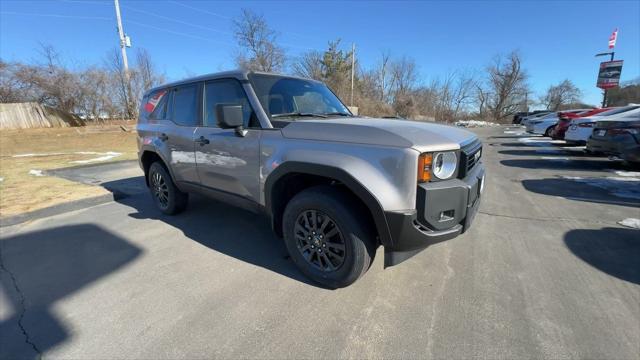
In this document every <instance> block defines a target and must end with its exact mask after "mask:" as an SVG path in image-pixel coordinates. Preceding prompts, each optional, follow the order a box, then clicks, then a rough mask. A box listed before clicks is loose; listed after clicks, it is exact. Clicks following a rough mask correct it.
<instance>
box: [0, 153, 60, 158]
mask: <svg viewBox="0 0 640 360" xmlns="http://www.w3.org/2000/svg"><path fill="white" fill-rule="evenodd" d="M66 154H67V153H40V154H38V153H29V154H17V155H13V156H11V157H14V158H22V157H43V156H58V155H66Z"/></svg>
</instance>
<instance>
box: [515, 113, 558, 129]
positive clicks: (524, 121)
mask: <svg viewBox="0 0 640 360" xmlns="http://www.w3.org/2000/svg"><path fill="white" fill-rule="evenodd" d="M549 114H553V113H548V112H546V113H539V114H534V115H529V116H527V117H524V118H522V121H520V125H522V126H527V125H528V124H529V122H531V121H534V120H538V119H541V118H543V117H545V116H547V115H549Z"/></svg>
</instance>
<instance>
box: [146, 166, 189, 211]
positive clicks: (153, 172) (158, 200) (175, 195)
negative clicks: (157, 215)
mask: <svg viewBox="0 0 640 360" xmlns="http://www.w3.org/2000/svg"><path fill="white" fill-rule="evenodd" d="M147 176H148V178H147V181H148V183H149V191H150V192H151V197H152V198H153V202H154V203H155V204H156V207H157V208H158V209H159V210H160V211H162V212H163V213H165V214H167V215H174V214H178V213H180V212H182V211H183V210H184V209H185V208H186V207H187V203H188V200H189V194H187V193H183V192H182V191H180V190H179V189H178V188H177V187H176V185H175V184H174V183H173V180H172V179H171V176H170V175H169V172H168V171H167V169H166V168H165V167H164V165H163V164H162V163H161V162H159V161H156V162H154V163H153V164H151V166H150V167H149V172H148V175H147Z"/></svg>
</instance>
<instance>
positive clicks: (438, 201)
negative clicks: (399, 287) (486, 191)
mask: <svg viewBox="0 0 640 360" xmlns="http://www.w3.org/2000/svg"><path fill="white" fill-rule="evenodd" d="M484 174H485V170H484V165H483V164H482V163H480V164H478V165H477V166H475V167H474V169H473V170H472V171H471V172H470V173H469V174H468V175H467V176H466V177H465V178H464V179H451V180H447V181H439V182H432V183H426V184H420V185H419V186H418V200H417V202H418V205H417V206H416V208H417V210H410V211H403V212H396V211H387V212H385V216H386V218H387V223H388V225H389V230H390V232H391V239H392V244H387V245H385V255H384V266H385V267H387V266H393V265H397V264H399V263H401V262H403V261H405V260H407V259H409V258H410V257H412V256H414V255H415V254H417V253H419V252H420V251H422V250H424V249H426V248H427V247H428V246H429V245H432V244H436V243H439V242H441V241H445V240H449V239H453V238H454V237H456V236H458V235H460V234H462V233H464V232H465V231H466V230H467V229H469V227H470V226H471V223H472V222H473V219H474V217H475V215H476V213H477V211H478V208H479V207H480V199H481V197H482V196H481V195H482V189H483V187H484V184H483V182H484Z"/></svg>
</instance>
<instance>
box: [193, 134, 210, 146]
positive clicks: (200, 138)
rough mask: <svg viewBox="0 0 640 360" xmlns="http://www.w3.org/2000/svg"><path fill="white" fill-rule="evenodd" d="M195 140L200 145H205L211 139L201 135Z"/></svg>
mask: <svg viewBox="0 0 640 360" xmlns="http://www.w3.org/2000/svg"><path fill="white" fill-rule="evenodd" d="M195 141H196V142H197V143H198V144H200V146H205V145H206V144H208V143H209V139H207V138H206V137H204V136H200V137H199V138H197V139H196V140H195Z"/></svg>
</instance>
